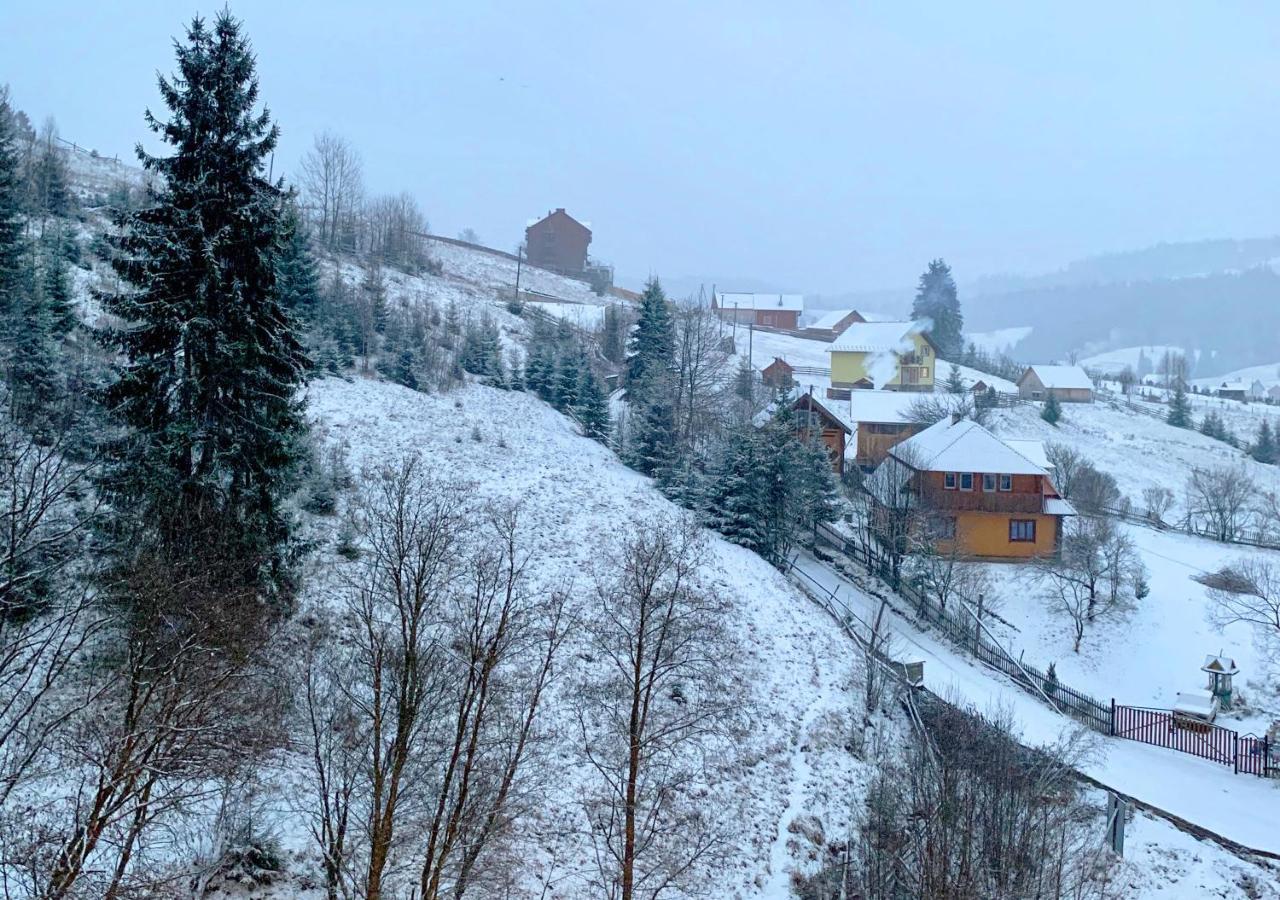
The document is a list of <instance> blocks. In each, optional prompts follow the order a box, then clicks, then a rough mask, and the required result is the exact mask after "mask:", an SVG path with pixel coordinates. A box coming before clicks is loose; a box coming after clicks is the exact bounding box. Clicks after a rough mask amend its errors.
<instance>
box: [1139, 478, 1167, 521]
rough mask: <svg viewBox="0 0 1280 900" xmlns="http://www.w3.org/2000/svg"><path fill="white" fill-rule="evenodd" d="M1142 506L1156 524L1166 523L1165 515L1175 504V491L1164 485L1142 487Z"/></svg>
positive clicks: (1147, 515)
mask: <svg viewBox="0 0 1280 900" xmlns="http://www.w3.org/2000/svg"><path fill="white" fill-rule="evenodd" d="M1142 506H1143V509H1144V510H1145V514H1146V517H1147V518H1148V519H1150V520H1151V521H1152V522H1153V523H1155V524H1156V525H1163V524H1164V517H1165V516H1166V515H1167V514H1168V512H1169V510H1170V508H1172V506H1173V491H1171V490H1169V489H1168V488H1167V487H1165V486H1164V485H1153V486H1151V487H1145V488H1143V489H1142Z"/></svg>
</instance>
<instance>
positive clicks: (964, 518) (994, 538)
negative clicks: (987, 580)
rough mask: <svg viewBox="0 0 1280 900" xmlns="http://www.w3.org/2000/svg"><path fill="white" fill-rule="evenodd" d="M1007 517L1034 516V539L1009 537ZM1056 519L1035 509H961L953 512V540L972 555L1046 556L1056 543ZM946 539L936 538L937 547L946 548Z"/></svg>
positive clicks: (944, 550) (947, 547)
mask: <svg viewBox="0 0 1280 900" xmlns="http://www.w3.org/2000/svg"><path fill="white" fill-rule="evenodd" d="M1010 519H1035V520H1036V539H1035V542H1034V543H1032V542H1030V541H1010V540H1009V520H1010ZM1059 521H1060V517H1059V516H1046V515H1039V514H1035V513H1007V512H1002V513H987V512H968V511H966V512H960V513H957V514H956V540H958V541H959V542H960V546H961V549H962V551H963V552H964V553H965V554H967V555H971V556H991V557H1005V558H1009V559H1021V558H1026V557H1030V556H1049V555H1051V554H1052V553H1053V551H1054V548H1055V546H1056V545H1057V536H1058V522H1059ZM949 543H950V542H944V541H939V542H938V549H939V550H940V551H942V552H944V553H945V552H947V550H949V549H950V547H949Z"/></svg>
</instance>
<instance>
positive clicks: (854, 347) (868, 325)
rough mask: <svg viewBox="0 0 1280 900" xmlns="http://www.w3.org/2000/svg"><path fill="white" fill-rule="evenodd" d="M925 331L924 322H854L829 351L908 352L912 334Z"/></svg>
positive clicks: (910, 346) (910, 347)
mask: <svg viewBox="0 0 1280 900" xmlns="http://www.w3.org/2000/svg"><path fill="white" fill-rule="evenodd" d="M923 331H924V323H923V322H854V323H853V324H852V325H850V326H849V327H848V328H846V329H845V330H844V332H843V333H842V334H841V335H840V337H838V338H836V340H835V343H833V344H832V345H831V346H830V347H828V348H827V352H829V353H838V352H841V351H845V352H853V353H886V352H893V353H906V352H909V351H910V350H911V349H912V343H911V336H912V335H913V334H919V333H921V332H923Z"/></svg>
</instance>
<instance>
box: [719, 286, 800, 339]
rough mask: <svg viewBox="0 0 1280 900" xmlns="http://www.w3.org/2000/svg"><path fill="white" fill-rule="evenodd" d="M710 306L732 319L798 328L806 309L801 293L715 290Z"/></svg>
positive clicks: (776, 326) (770, 326) (781, 327)
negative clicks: (723, 291) (749, 292)
mask: <svg viewBox="0 0 1280 900" xmlns="http://www.w3.org/2000/svg"><path fill="white" fill-rule="evenodd" d="M711 308H712V309H713V310H715V313H716V315H717V316H719V317H720V318H722V319H726V320H728V321H731V322H732V321H737V322H739V323H741V324H743V325H759V326H760V327H762V328H778V329H781V330H783V331H795V330H796V329H797V328H798V327H799V324H800V314H801V313H803V312H804V297H803V296H802V295H801V294H747V293H739V292H730V293H720V294H714V293H713V294H712V295H711Z"/></svg>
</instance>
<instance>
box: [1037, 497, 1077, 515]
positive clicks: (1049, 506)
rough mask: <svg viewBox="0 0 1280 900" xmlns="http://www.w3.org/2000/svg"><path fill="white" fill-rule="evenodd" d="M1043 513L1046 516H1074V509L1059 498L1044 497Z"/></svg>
mask: <svg viewBox="0 0 1280 900" xmlns="http://www.w3.org/2000/svg"><path fill="white" fill-rule="evenodd" d="M1044 512H1045V515H1048V516H1074V515H1075V514H1076V508H1075V507H1074V506H1072V505H1071V504H1070V503H1068V502H1067V501H1066V500H1063V499H1062V498H1061V497H1045V498H1044Z"/></svg>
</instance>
